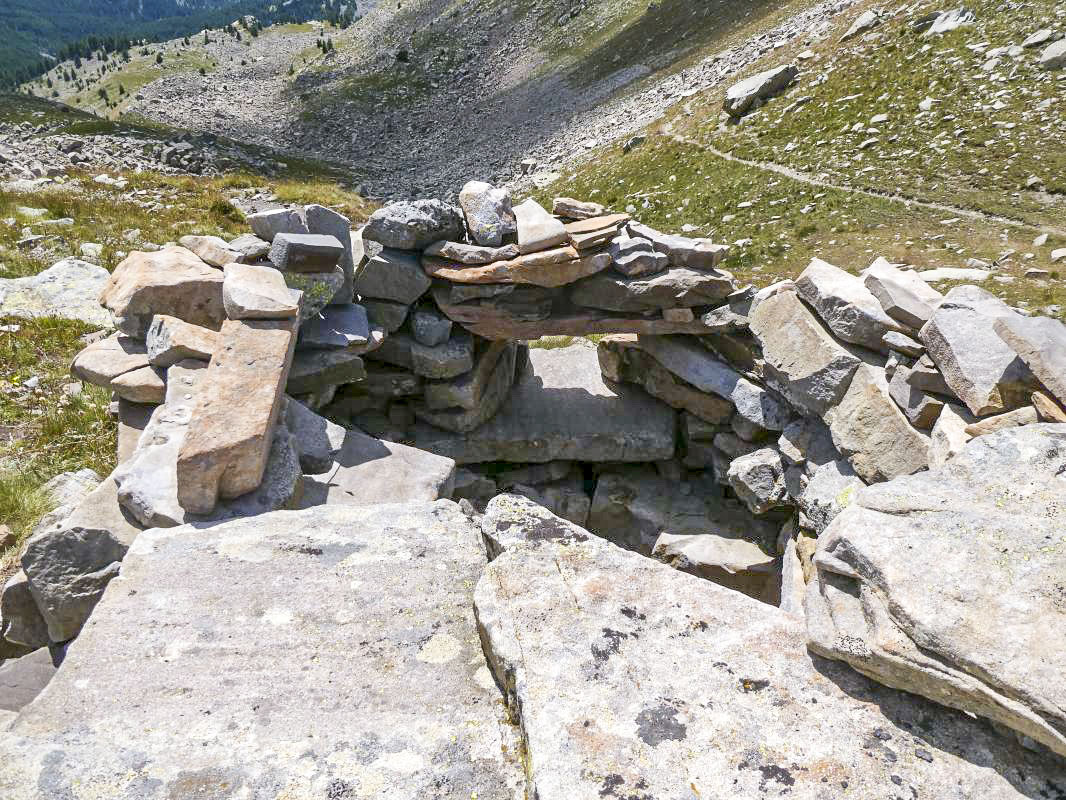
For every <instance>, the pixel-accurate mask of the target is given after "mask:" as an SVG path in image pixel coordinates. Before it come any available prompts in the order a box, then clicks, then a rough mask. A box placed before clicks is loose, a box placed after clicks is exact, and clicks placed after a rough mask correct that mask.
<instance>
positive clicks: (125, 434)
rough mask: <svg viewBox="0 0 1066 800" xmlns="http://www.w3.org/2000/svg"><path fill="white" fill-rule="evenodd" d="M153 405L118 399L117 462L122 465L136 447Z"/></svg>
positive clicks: (150, 415) (149, 417) (153, 408)
mask: <svg viewBox="0 0 1066 800" xmlns="http://www.w3.org/2000/svg"><path fill="white" fill-rule="evenodd" d="M154 410H155V406H154V405H150V404H148V403H131V402H130V401H129V400H123V399H121V398H120V399H119V401H118V448H117V449H118V453H117V459H116V461H117V463H118V464H119V465H122V464H123V463H125V462H126V461H128V460H129V457H130V456H132V455H133V451H134V450H136V449H137V442H138V441H139V440H140V438H141V434H142V433H143V432H144V429H145V428H146V427H147V426H148V420H150V419H151V418H152V412H153V411H154Z"/></svg>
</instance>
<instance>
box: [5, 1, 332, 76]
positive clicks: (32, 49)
mask: <svg viewBox="0 0 1066 800" xmlns="http://www.w3.org/2000/svg"><path fill="white" fill-rule="evenodd" d="M330 5H331V3H329V2H328V0H327V2H326V3H323V2H322V0H289V2H286V3H283V4H276V3H274V2H272V0H79V2H77V3H74V4H72V3H70V2H66V1H65V0H6V2H5V3H4V9H3V12H2V15H3V20H4V22H5V23H6V24H7V26H8V27H7V30H8V35H7V36H6V37H5V38H4V40H3V41H2V42H0V85H3V84H6V83H9V82H11V81H16V82H21V81H24V80H27V79H28V78H29V77H30V75H36V74H40V73H41V72H43V71H44V69H41V68H40V67H39V65H41V64H42V63H43V64H44V65H45V67H47V65H48V62H49V61H51V62H54V61H55V59H54V58H53V56H55V55H56V54H57V53H58V52H59V51H62V50H63V49H64V47H65V46H70V45H73V44H74V43H78V42H83V43H85V42H86V40H90V42H88V43H87V44H88V45H89V46H88V48H87V50H91V49H96V48H97V47H99V46H100V44H103V43H104V42H106V41H107V40H109V39H112V38H121V39H128V40H132V41H136V40H141V39H147V40H149V41H161V40H166V39H171V38H174V37H179V36H187V35H189V34H192V33H196V32H197V31H200V30H202V29H204V28H218V27H222V26H223V25H226V24H229V23H230V22H232V21H233V20H234V19H237V18H239V17H242V16H244V15H246V14H251V15H254V16H257V17H258V18H259V19H260V21H262V22H272V21H277V20H293V21H303V20H305V19H309V18H311V17H312V16H316V15H317V16H322V15H323V9H324V8H326V7H329V6H330ZM92 42H96V43H97V44H92Z"/></svg>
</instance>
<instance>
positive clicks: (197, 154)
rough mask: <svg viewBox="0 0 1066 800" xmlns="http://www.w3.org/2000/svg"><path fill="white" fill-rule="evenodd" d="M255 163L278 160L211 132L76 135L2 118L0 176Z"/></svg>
mask: <svg viewBox="0 0 1066 800" xmlns="http://www.w3.org/2000/svg"><path fill="white" fill-rule="evenodd" d="M243 167H255V168H257V169H260V170H262V171H263V172H264V174H272V173H273V172H274V171H275V170H274V168H275V162H274V161H273V160H271V159H266V158H259V157H255V156H252V155H251V154H250V153H249V152H248V151H247V150H243V149H241V148H238V147H235V146H233V145H230V144H227V143H225V142H224V141H222V140H221V139H219V138H218V137H217V136H215V135H213V134H210V133H203V134H191V133H183V134H179V135H177V136H175V137H174V138H171V139H166V140H163V139H161V138H158V137H151V136H149V135H147V134H141V135H134V134H124V135H115V134H103V133H101V134H93V135H83V136H75V135H71V134H65V133H62V132H59V131H58V128H57V127H56V126H55V125H49V124H39V125H33V124H32V123H30V122H21V123H8V122H0V177H2V178H5V179H7V180H15V181H18V180H31V181H32V180H39V179H42V178H55V177H58V176H62V175H65V174H67V173H68V172H69V171H70V170H71V169H85V170H94V171H105V172H117V173H129V172H134V173H135V172H140V171H144V170H151V171H153V172H161V173H164V174H168V175H182V174H185V175H188V174H192V175H219V174H222V173H223V172H226V171H231V170H233V169H237V168H243Z"/></svg>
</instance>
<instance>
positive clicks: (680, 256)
mask: <svg viewBox="0 0 1066 800" xmlns="http://www.w3.org/2000/svg"><path fill="white" fill-rule="evenodd" d="M628 229H629V232H630V233H631V234H632V235H633V236H636V237H639V238H641V239H646V240H647V241H649V242H651V244H652V247H654V248H655V251H656V252H658V253H662V254H663V255H665V256H666V258H667V261H668V262H669V263H670V264H672V265H674V266H675V267H688V268H690V269H703V270H711V269H714V268H715V267H717V266H718V264H719V263H721V261H722V259H723V258H725V255H726V253H728V252H729V246H728V245H724V244H715V243H714V242H712V241H711V240H710V239H693V238H690V237H688V236H678V235H677V234H673V233H662V232H661V231H657V230H655V229H654V228H649V227H648V226H647V225H642V224H641V223H639V222H630V223H629V225H628Z"/></svg>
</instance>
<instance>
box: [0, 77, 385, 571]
mask: <svg viewBox="0 0 1066 800" xmlns="http://www.w3.org/2000/svg"><path fill="white" fill-rule="evenodd" d="M21 121H33V122H34V124H47V125H49V126H51V127H52V129H53V131H55V130H56V129H59V130H62V131H65V132H70V133H78V134H79V135H83V136H85V135H92V134H95V133H107V134H109V135H121V134H122V133H123V132H129V133H137V134H138V135H144V134H145V133H147V132H151V130H152V129H146V128H141V127H137V128H131V127H129V126H127V125H124V124H118V123H113V122H108V121H105V120H99V119H95V118H92V117H90V116H89V115H86V114H80V113H77V112H73V113H61V112H60V111H59V110H58V109H57V108H56V107H55V106H52V105H50V104H46V103H43V102H41V101H34V100H31V99H28V98H21V97H12V96H0V122H9V123H10V122H21ZM156 133H157V135H159V136H160V137H161V138H165V137H168V136H173V135H174V133H175V132H174V131H167V130H158V131H156ZM285 162H286V163H287V164H288V169H287V172H286V173H285V174H284V175H282V176H281V177H280V178H278V177H275V178H267V177H264V176H262V175H257V174H253V173H248V172H243V173H234V174H230V175H225V176H221V177H215V178H203V177H196V176H167V175H161V174H157V173H152V172H142V173H139V174H129V175H127V176H126V178H127V180H128V181H129V185H128V186H127V187H126V188H124V189H119V188H116V187H113V186H108V185H102V184H99V183H96V182H95V181H94V180H93V175H94V174H95V173H94V172H84V173H83V172H72V173H70V174H69V175H68V176H66V178H65V179H64V180H63V181H62V183H61V184H59V185H57V186H54V187H52V188H51V189H49V190H45V191H40V192H34V193H33V194H26V193H21V192H14V191H7V190H2V189H0V220H4V219H10V220H13V224H0V279H2V278H16V277H22V276H26V275H34V274H36V273H38V272H40V271H42V270H43V269H46V268H47V267H49V266H51V265H52V264H53V263H54V262H55V261H58V260H59V259H60V258H62V257H65V256H67V255H72V254H73V255H77V254H78V253H79V250H80V247H81V245H82V244H84V243H90V242H91V243H97V244H100V245H102V246H103V252H102V255H101V257H100V258H99V263H100V264H101V265H102V266H104V267H105V268H107V269H109V270H111V269H114V267H115V266H116V265H117V264H118V263H119V261H120V260H121V259H122V258H123V257H124V254H125V253H127V252H129V251H132V250H137V249H139V248H142V247H145V246H151V245H152V244H155V245H162V244H164V243H167V242H173V241H176V240H177V239H179V238H180V237H181V236H183V235H184V234H186V233H201V234H215V235H220V236H225V237H229V238H232V237H233V236H236V235H238V234H240V233H245V232H246V231H247V227H246V225H245V224H244V222H243V217H242V215H241V214H240V212H239V211H238V210H237V208H236V207H235V206H234V203H233V201H234V200H236V199H238V198H239V197H241V196H242V195H245V194H249V193H253V192H254V193H264V192H269V193H273V194H274V195H275V196H276V197H277V198H278V199H279V200H280V201H282V202H293V203H311V202H315V203H322V204H326V205H329V206H331V207H333V208H336V209H337V210H339V211H341V212H342V213H344V214H346V215H348V216H350V217H351V218H352V219H354V220H357V221H358V220H363V219H365V218H366V216H367V215H368V214H369V213H370V211H371V210H372V207H371V206H369V205H368V204H367V202H366V201H365V200H364V199H363V198H361V197H359V196H358V195H357V194H354V193H353V192H351V191H350V190H348V189H346V188H345V187H344V186H342V185H341V184H340V183H338V181H337V178H336V176H335V174H334V173H333V172H332V171H330V170H329V169H327V168H323V167H321V166H319V165H317V164H315V163H313V162H307V161H298V160H295V159H287V160H285ZM26 207H29V208H37V209H44V210H45V214H44V218H45V219H62V218H65V217H68V218H71V219H73V220H74V224H73V225H71V226H65V227H60V228H48V227H45V226H39V225H36V224H35V223H36V220H35V218H34V217H33V216H32V215H26V214H25V212H24V211H23V209H24V208H26ZM24 227H25V228H29V229H30V230H40V231H41V232H46V233H48V234H49V235H52V234H54V237H53V238H52V239H50V240H49V241H48V242H46V244H45V245H44V246H43V247H40V248H35V249H33V250H23V249H20V248H19V246H18V241H19V240H20V239H22V238H23V229H24ZM92 332H93V331H92V329H91V328H89V327H87V326H85V325H83V324H80V323H76V322H68V321H64V320H56V319H36V320H26V319H19V318H14V317H3V316H0V524H6V525H8V526H10V527H11V528H12V530H13V531H14V532H15V533H16V534H17V535H18V536H19V537H20V539H21V538H22V537H24V536H25V535H26V533H27V532H28V531H29V530H30V528H31V527H32V525H33V524H34V523H35V522H36V520H37V519H38V518H39V517H40V515H41V513H42V511H43V510H44V509H45V506H46V499H45V498H44V497H42V496H41V494H40V492H39V487H40V486H41V484H43V483H44V482H45V481H47V480H48V479H49V478H51V477H52V476H54V475H56V474H58V473H60V472H64V471H67V470H73V469H79V468H82V467H91V468H92V469H95V470H96V471H97V472H99V473H101V474H107V473H108V472H110V470H111V469H112V468H113V466H114V457H115V426H114V423H113V422H112V421H111V420H110V419H109V418H108V416H107V406H108V403H109V401H110V397H109V394H108V393H107V392H105V391H103V390H98V389H95V388H94V387H91V386H85V387H84V388H83V389H80V391H76V392H74V391H73V389H74V388H75V387H77V383H76V382H75V381H73V380H72V379H71V377H70V375H69V372H68V370H69V366H70V362H71V360H72V358H73V357H74V355H75V354H76V353H77V352H78V351H79V350H80V349H81V348H82V347H83V346H84V343H83V341H82V340H81V337H82V336H84V335H86V334H90V333H92ZM69 384H73V386H72V387H71V388H70V389H68V388H66V387H67V386H68V385H69ZM17 550H18V547H17V546H16V547H15V548H12V549H11V550H9V551H8V552H6V553H0V578H2V576H3V575H4V574H6V572H9V571H10V569H11V565H12V563H13V559H14V558H15V556H16V554H17Z"/></svg>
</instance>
